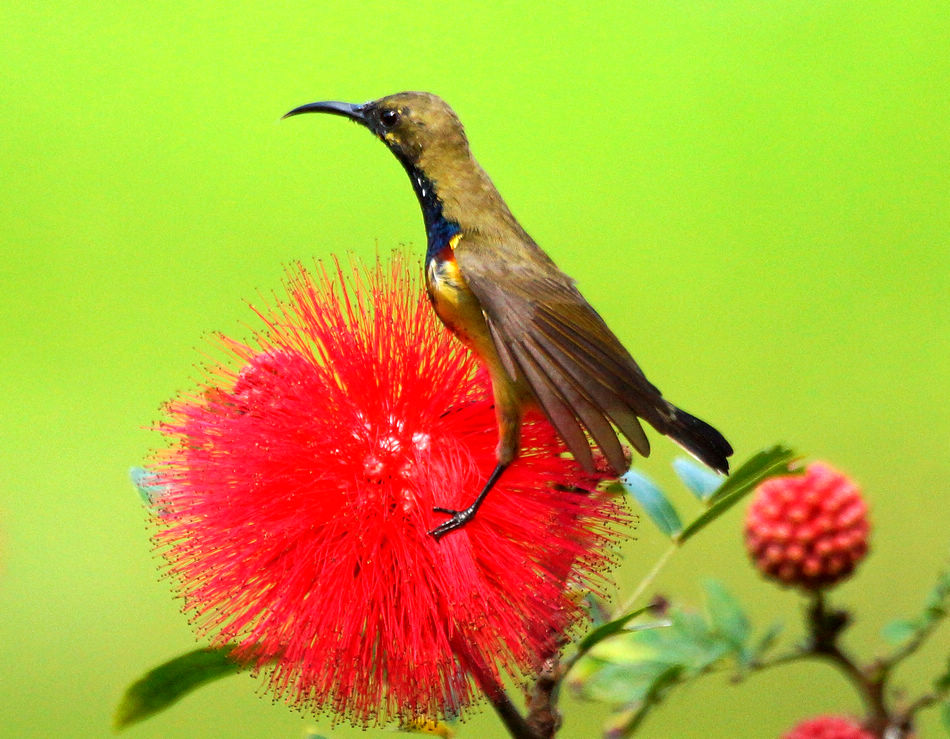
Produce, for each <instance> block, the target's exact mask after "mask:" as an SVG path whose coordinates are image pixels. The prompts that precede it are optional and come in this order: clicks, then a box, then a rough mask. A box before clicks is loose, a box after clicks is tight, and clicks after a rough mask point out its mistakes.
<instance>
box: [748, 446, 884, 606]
mask: <svg viewBox="0 0 950 739" xmlns="http://www.w3.org/2000/svg"><path fill="white" fill-rule="evenodd" d="M869 531H870V525H869V523H868V518H867V505H866V504H865V502H864V499H863V498H862V497H861V491H860V490H859V489H858V486H857V485H855V484H854V482H852V481H851V480H850V479H849V478H848V477H847V476H846V475H843V474H842V473H840V472H838V471H837V470H834V469H832V468H831V467H829V466H827V465H824V464H821V463H820V462H816V463H814V464H811V465H809V466H808V469H807V470H805V474H804V475H794V476H789V477H776V478H773V479H771V480H766V481H765V482H764V483H762V485H760V486H759V489H758V490H756V492H755V497H754V498H753V499H752V504H751V505H750V506H749V511H748V513H747V515H746V525H745V537H746V548H747V549H748V550H749V555H750V556H751V557H752V560H753V562H754V563H755V566H756V567H758V569H759V570H760V571H761V572H762V573H763V574H765V575H766V576H768V577H771V578H773V579H776V580H778V581H779V582H781V583H782V584H784V585H797V586H799V587H802V588H805V589H806V590H814V589H817V588H822V587H828V586H830V585H834V584H835V583H837V582H838V581H840V580H843V579H844V578H846V577H848V575H850V574H851V573H852V572H853V571H854V568H855V567H856V566H857V564H858V562H860V561H861V560H862V559H863V558H864V555H865V554H867V551H868V533H869Z"/></svg>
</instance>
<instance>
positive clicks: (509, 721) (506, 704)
mask: <svg viewBox="0 0 950 739" xmlns="http://www.w3.org/2000/svg"><path fill="white" fill-rule="evenodd" d="M468 667H469V670H470V672H471V674H472V677H474V678H475V682H476V683H477V684H478V687H479V689H480V690H481V691H482V693H484V694H485V697H486V698H488V702H489V703H491V705H492V708H494V709H495V713H497V714H498V718H500V719H501V722H502V723H503V724H504V725H505V728H506V729H507V730H508V733H509V734H510V735H511V736H512V737H514V739H549V736H545V735H542V734H536V733H535V732H534V730H533V729H532V728H531V727H530V726H529V725H528V722H527V721H525V720H524V717H523V716H522V715H521V714H520V713H519V712H518V709H517V708H516V707H515V704H514V703H512V702H511V699H510V698H509V697H508V694H507V693H506V692H505V689H504V688H503V687H502V686H501V685H500V684H499V682H498V680H497V678H496V677H495V676H494V674H492V673H491V672H490V671H489V670H488V669H487V668H486V667H485V666H484V665H481V664H475V663H469V665H468ZM551 736H553V735H551Z"/></svg>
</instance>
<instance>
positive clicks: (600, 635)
mask: <svg viewBox="0 0 950 739" xmlns="http://www.w3.org/2000/svg"><path fill="white" fill-rule="evenodd" d="M649 610H650V606H644V607H643V608H638V609H637V610H635V611H631V612H630V613H625V614H624V615H623V616H621V617H620V618H615V619H614V620H613V621H608V622H607V623H605V624H602V625H601V626H598V627H597V628H596V629H594V630H593V631H591V632H590V633H589V634H588V635H587V636H585V637H584V638H583V639H581V641H580V644H578V649H580V651H581V652H586V651H588V650H589V649H590V648H591V647H593V646H594V645H595V644H597V643H599V642H602V641H603V640H604V639H606V638H607V637H608V636H613V635H614V634H616V633H618V632H620V631H623V628H624V626H626V625H627V624H628V623H630V622H631V621H632V620H633V619H635V618H636V617H637V616H639V615H641V614H643V613H646V612H647V611H649Z"/></svg>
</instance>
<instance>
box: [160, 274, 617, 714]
mask: <svg viewBox="0 0 950 739" xmlns="http://www.w3.org/2000/svg"><path fill="white" fill-rule="evenodd" d="M286 287H287V291H288V298H287V299H286V300H282V301H280V302H279V303H278V305H277V306H276V307H275V308H274V309H272V310H269V311H267V312H265V313H259V315H260V316H261V318H262V319H263V320H264V323H265V326H266V330H265V331H264V332H263V333H262V334H261V335H259V336H257V337H256V339H255V342H254V343H255V346H253V347H252V346H248V345H244V344H240V343H237V342H233V341H230V340H227V339H225V340H224V343H225V347H226V348H227V350H228V352H229V353H230V354H233V355H234V356H236V357H237V358H238V360H239V361H240V363H241V364H242V365H243V366H242V367H241V369H240V370H239V371H237V372H234V371H231V370H228V369H225V368H224V367H217V368H215V369H214V370H212V372H211V373H210V376H209V379H208V381H207V382H206V384H205V386H204V387H202V388H201V391H200V392H199V393H198V394H196V395H194V396H189V397H181V398H179V399H177V400H175V401H174V402H172V403H171V404H170V406H169V407H168V409H167V414H168V418H167V419H166V421H165V422H164V423H163V424H162V426H161V430H162V432H163V433H164V434H165V435H166V437H167V438H168V439H169V440H170V441H171V448H170V449H167V450H165V451H164V452H160V453H159V454H158V455H157V458H156V459H155V463H154V464H153V469H154V471H155V473H156V475H157V481H156V482H157V483H158V484H160V485H161V486H162V489H163V490H164V492H163V494H162V495H161V497H160V499H159V500H158V501H156V504H155V508H154V510H155V511H156V512H155V520H156V523H157V525H158V526H159V531H158V533H157V534H156V535H155V540H156V543H157V546H158V547H159V550H160V551H161V553H162V555H163V556H164V558H165V560H166V562H167V567H168V571H169V572H170V573H171V574H172V575H173V577H174V578H175V580H176V581H177V588H178V590H179V592H180V594H181V595H182V596H183V598H184V601H185V611H186V612H187V613H188V614H189V615H190V617H191V618H192V620H193V622H194V624H195V625H196V627H197V629H198V631H199V633H200V634H201V635H203V636H209V637H210V638H211V639H212V641H213V643H214V644H216V645H223V644H225V643H229V642H236V643H237V645H238V646H237V648H236V649H235V652H234V656H235V657H236V658H237V659H239V660H242V661H245V662H248V663H250V664H252V665H253V666H255V667H256V668H258V669H263V670H265V671H266V672H267V674H268V676H269V685H270V687H271V688H272V689H273V690H274V691H275V693H276V694H277V696H278V697H280V698H282V699H283V700H286V701H287V702H289V703H291V704H294V705H296V706H298V707H300V708H304V709H311V710H315V711H319V710H325V709H326V710H332V711H334V712H336V713H337V714H338V715H342V716H345V717H347V718H349V719H350V720H351V721H353V722H355V723H359V724H364V725H365V724H367V723H374V722H378V721H384V720H388V719H393V718H403V719H405V718H406V717H412V716H417V715H420V714H422V715H430V716H437V715H445V714H454V713H457V712H459V711H460V709H462V708H463V707H464V706H466V705H467V704H469V703H470V702H471V701H472V700H473V699H474V698H475V697H476V685H477V687H478V688H480V689H481V690H486V689H491V688H492V686H497V685H499V684H500V683H499V681H500V679H501V676H502V674H503V673H508V674H510V675H515V676H517V675H519V674H527V673H531V672H533V671H534V670H536V669H537V668H538V666H539V661H540V659H542V658H543V657H544V656H547V655H549V654H550V653H551V650H552V649H554V648H556V643H557V640H558V638H559V636H560V635H562V634H563V633H564V632H565V630H567V629H569V628H570V627H571V626H572V625H573V624H575V623H576V622H577V621H578V620H579V619H580V618H581V617H582V609H581V607H580V605H579V603H578V599H577V598H576V596H572V593H571V590H572V589H576V588H577V587H591V586H593V587H595V588H598V587H600V585H602V581H601V580H600V575H599V574H598V573H600V572H602V571H603V568H604V567H605V566H606V565H608V564H609V560H610V544H611V543H612V541H613V539H614V535H613V534H612V533H611V528H612V526H611V524H612V523H613V522H615V521H616V520H618V519H620V518H622V517H623V514H622V511H620V510H619V509H618V508H617V507H616V505H617V504H616V503H614V502H612V501H611V500H610V499H607V498H605V497H604V496H602V495H599V494H597V493H596V492H592V491H593V489H594V487H595V486H596V483H597V481H598V479H597V476H589V475H585V474H584V473H583V472H582V471H581V470H580V468H579V467H578V466H577V465H576V463H575V462H574V461H573V460H571V459H569V458H567V457H566V456H565V455H564V453H563V452H564V447H563V445H562V444H561V443H560V441H559V440H558V438H557V436H556V434H555V433H554V432H553V431H552V429H551V427H550V426H549V425H548V424H547V422H545V421H544V420H543V419H541V418H533V419H532V418H529V419H527V422H526V424H525V426H524V430H523V437H522V453H521V456H520V458H519V459H518V460H517V461H516V462H515V464H513V465H512V466H511V467H510V468H509V469H508V470H507V471H506V472H505V474H504V476H503V477H502V478H501V481H500V482H499V484H498V485H497V486H496V487H495V489H494V490H493V491H492V493H491V495H489V496H488V499H487V500H486V501H485V503H484V505H483V506H482V507H481V509H480V510H479V512H478V515H477V516H476V517H475V519H474V520H473V521H472V522H470V523H469V524H467V525H466V526H465V527H464V528H462V529H460V530H458V531H453V532H452V533H450V534H448V535H447V536H445V537H444V538H442V539H439V540H436V539H435V538H433V537H432V536H430V535H429V534H428V533H427V532H428V531H429V530H430V529H432V528H433V527H434V526H436V525H437V524H439V523H441V522H442V521H443V520H444V516H443V515H440V514H438V513H436V512H434V511H433V506H446V507H450V508H451V507H456V508H462V507H464V506H465V505H467V504H468V503H470V502H471V501H472V499H473V498H474V496H475V494H476V493H477V492H478V490H479V489H480V487H481V485H482V484H483V483H484V481H485V479H486V478H487V477H488V475H489V473H490V472H491V471H492V468H493V467H494V465H495V455H494V449H495V444H496V440H497V432H496V426H495V416H494V411H493V407H492V400H491V389H490V383H489V381H488V379H487V375H486V374H485V373H484V372H482V371H479V370H478V366H477V364H476V362H475V361H474V360H473V359H472V358H471V356H470V354H469V353H468V352H467V351H466V350H465V349H464V348H462V347H461V345H460V344H459V343H458V342H457V341H456V340H455V339H454V338H453V337H452V336H451V335H450V334H449V333H448V332H447V331H446V330H445V329H443V328H442V326H441V325H440V324H438V322H437V320H436V319H435V318H434V316H433V313H432V310H431V308H430V307H429V306H428V305H427V304H426V300H425V298H424V292H423V291H422V289H421V285H420V281H419V279H418V277H414V276H413V275H412V274H411V273H410V270H409V269H408V268H407V267H406V265H405V264H404V262H403V261H402V260H401V259H400V258H398V257H396V258H394V260H393V263H392V266H391V268H390V269H389V270H388V272H387V271H385V270H384V269H383V268H381V267H380V266H379V265H378V264H377V266H376V269H375V271H361V270H360V269H358V268H354V269H353V271H352V274H350V275H349V277H347V276H346V275H345V274H344V272H343V270H342V269H341V268H340V266H339V265H338V264H337V265H336V269H335V274H328V273H327V272H326V271H325V270H324V269H323V268H322V267H321V268H319V269H318V270H317V272H316V276H315V277H314V275H312V274H311V273H309V272H308V271H307V270H305V269H303V268H298V269H297V270H295V271H294V272H293V274H291V275H290V277H289V278H288V282H287V285H286ZM473 680H474V683H475V684H473Z"/></svg>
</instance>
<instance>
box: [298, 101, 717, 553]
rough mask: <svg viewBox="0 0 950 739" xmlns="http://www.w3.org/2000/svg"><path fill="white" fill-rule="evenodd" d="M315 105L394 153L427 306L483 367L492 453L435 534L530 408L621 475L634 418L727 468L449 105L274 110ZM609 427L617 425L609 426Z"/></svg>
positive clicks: (644, 444) (636, 444)
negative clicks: (522, 216) (412, 206)
mask: <svg viewBox="0 0 950 739" xmlns="http://www.w3.org/2000/svg"><path fill="white" fill-rule="evenodd" d="M303 113H328V114H331V115H337V116H342V117H344V118H348V119H350V120H351V121H355V122H356V123H358V124H360V125H361V126H363V127H365V128H367V129H369V130H370V131H371V132H372V133H373V134H374V135H375V136H376V137H377V138H379V139H381V140H382V142H383V143H384V144H385V145H386V146H387V147H388V148H389V150H390V151H391V152H392V153H393V154H394V155H395V157H396V159H397V160H399V162H400V163H401V164H402V166H403V168H404V169H405V170H406V173H407V174H408V175H409V179H410V181H411V182H412V187H413V190H414V191H415V194H416V197H417V198H418V200H419V205H420V206H421V209H422V217H423V222H424V225H425V230H426V242H427V248H426V255H425V264H424V271H425V284H426V291H427V293H428V296H429V300H430V302H431V304H432V307H433V308H434V310H435V313H436V314H437V315H438V317H439V319H440V320H441V321H442V323H444V324H445V325H446V326H447V327H448V328H449V329H450V330H451V331H452V332H453V333H454V334H455V335H456V337H457V338H458V339H460V340H461V341H462V342H463V343H464V344H465V345H466V346H468V347H469V349H471V350H472V351H473V352H474V353H475V354H476V355H477V356H478V357H479V358H480V360H481V361H482V363H483V364H484V366H485V367H486V368H487V370H488V374H489V377H490V380H491V386H492V395H493V400H494V408H495V416H496V421H497V426H498V445H497V447H496V452H495V458H496V465H495V468H494V469H493V471H492V473H491V474H490V475H489V477H488V479H487V481H486V482H485V484H484V486H483V487H482V489H481V491H480V492H479V493H478V495H477V496H476V497H475V499H474V501H473V502H472V503H471V505H469V506H468V507H467V508H464V509H460V510H456V509H452V508H445V507H436V508H435V511H436V512H438V513H441V514H445V515H447V516H448V518H447V519H446V520H445V521H443V522H442V523H441V524H439V525H438V526H436V527H435V528H433V529H432V530H431V531H429V534H431V535H432V536H433V537H435V538H436V539H439V538H441V537H442V536H444V535H446V534H448V533H449V532H450V531H454V530H456V529H459V528H460V527H462V526H464V525H465V524H467V523H468V522H469V521H471V520H472V519H473V518H474V517H475V514H476V512H477V511H478V509H479V507H480V506H481V504H482V503H483V502H484V500H485V498H486V497H487V496H488V494H489V492H490V491H491V490H492V488H493V487H494V486H495V485H496V483H497V482H498V480H499V479H500V478H501V476H502V474H503V473H504V471H505V470H506V469H507V468H508V466H509V465H511V464H512V462H514V461H515V459H516V458H517V456H518V452H519V444H520V433H521V425H522V419H523V418H524V414H525V412H526V410H528V409H529V408H538V409H540V410H541V411H542V412H543V413H544V415H545V416H546V417H547V418H548V420H549V421H550V423H551V425H552V426H553V427H554V429H555V430H556V431H557V433H558V435H559V436H560V437H561V439H562V440H563V442H564V444H565V445H566V446H567V449H568V450H569V451H570V452H571V454H572V455H573V457H574V458H575V459H576V461H577V462H578V463H579V464H580V465H581V466H582V467H583V468H584V469H585V470H587V471H589V472H592V471H593V470H594V469H595V459H594V455H593V452H592V446H596V447H597V448H598V449H599V450H600V453H601V455H602V458H603V459H604V460H606V464H607V466H608V467H609V468H610V471H611V472H613V473H615V474H617V475H621V474H623V473H624V472H625V471H626V470H627V469H628V468H629V466H630V458H629V455H628V454H627V453H625V451H624V447H623V445H622V444H621V442H620V438H619V437H620V436H621V435H622V436H623V437H624V438H626V439H627V441H628V442H629V443H630V445H632V447H633V448H634V449H636V450H637V452H639V453H640V454H641V455H643V456H647V455H649V453H650V442H649V440H648V438H647V436H646V434H645V432H644V430H643V426H642V425H641V423H640V419H643V420H645V421H646V422H647V423H649V424H650V425H651V426H652V427H653V428H654V429H656V431H658V432H659V433H661V434H664V435H666V436H668V437H669V438H671V439H672V440H673V441H675V442H676V443H678V444H679V445H680V446H682V447H683V448H684V449H685V450H686V451H688V452H690V453H691V454H692V455H693V456H695V457H696V458H698V459H699V460H700V461H701V462H703V463H704V464H706V465H707V466H709V467H711V468H712V469H714V470H716V471H718V472H720V473H722V474H728V471H729V460H728V458H729V456H730V455H731V454H732V447H731V446H730V444H729V442H728V441H726V439H725V437H723V435H722V434H721V433H719V431H717V430H716V429H715V428H713V427H712V426H711V425H709V424H708V423H706V422H705V421H702V420H700V419H698V418H696V417H695V416H692V415H690V414H689V413H687V412H686V411H684V410H682V409H680V408H677V407H676V406H675V405H673V404H672V403H670V402H669V401H668V400H666V399H665V398H664V397H663V395H662V394H661V393H660V391H659V390H658V389H657V388H656V387H655V386H654V385H653V384H652V383H651V382H650V381H649V380H647V378H646V376H645V375H644V373H643V371H642V370H641V369H640V367H639V365H638V364H637V363H636V362H635V361H634V359H633V357H632V356H631V355H630V353H629V352H628V351H627V350H626V349H625V348H624V346H623V344H621V342H620V340H619V339H618V338H617V337H616V335H615V334H614V333H613V332H612V331H611V330H610V329H609V328H608V327H607V324H606V323H605V322H604V320H603V318H601V316H600V315H599V314H598V313H597V311H596V310H594V308H593V307H592V306H591V305H590V303H588V302H587V300H586V299H585V298H584V297H583V296H582V295H581V293H580V292H579V291H578V289H577V286H576V284H575V281H574V280H573V279H572V278H571V277H569V276H568V275H566V274H565V273H564V272H562V271H561V270H560V269H559V268H558V267H557V265H556V264H555V263H554V261H553V260H552V259H551V258H550V257H549V256H548V255H547V254H546V253H545V252H544V251H542V249H541V247H539V246H538V245H537V244H536V243H535V241H534V240H533V239H532V238H531V236H529V235H528V233H527V231H525V229H524V228H523V227H522V226H521V224H520V223H519V222H518V221H517V220H516V219H515V217H514V215H513V214H512V212H511V210H510V209H509V207H508V205H507V204H506V203H505V201H504V200H503V199H502V197H501V195H500V194H499V192H498V190H497V189H496V188H495V185H494V184H493V183H492V181H491V179H490V178H489V176H488V174H486V172H485V171H484V170H483V169H482V168H481V166H479V164H478V163H477V162H476V161H475V158H474V157H473V156H472V153H471V149H470V147H469V142H468V138H467V137H466V134H465V129H464V127H463V126H462V123H461V121H460V120H459V117H458V116H457V115H456V114H455V112H454V111H453V110H452V108H450V107H449V105H448V104H447V103H446V102H445V101H444V100H442V99H441V98H440V97H438V96H437V95H434V94H432V93H428V92H400V93H396V94H394V95H387V96H385V97H382V98H379V99H377V100H372V101H370V102H366V103H361V104H357V103H346V102H340V101H336V100H324V101H319V102H314V103H307V104H305V105H301V106H299V107H296V108H294V109H293V110H291V111H289V112H288V113H286V114H285V115H284V116H283V117H284V118H289V117H291V116H297V115H300V114H303ZM618 432H619V433H618Z"/></svg>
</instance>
